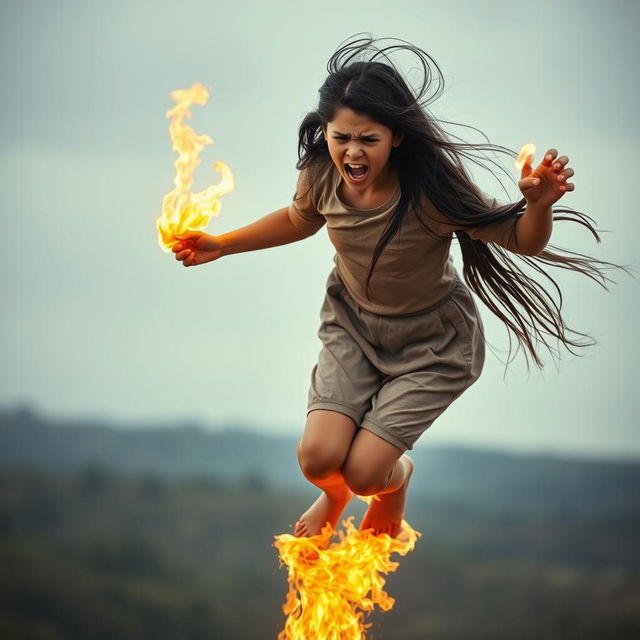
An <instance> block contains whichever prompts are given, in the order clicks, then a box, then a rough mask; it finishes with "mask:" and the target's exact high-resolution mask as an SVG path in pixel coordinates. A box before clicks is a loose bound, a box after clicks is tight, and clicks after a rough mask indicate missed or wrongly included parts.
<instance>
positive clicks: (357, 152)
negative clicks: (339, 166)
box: [347, 142, 363, 164]
mask: <svg viewBox="0 0 640 640" xmlns="http://www.w3.org/2000/svg"><path fill="white" fill-rule="evenodd" d="M362 157H363V156H362V148H361V146H360V145H359V144H358V143H357V142H350V143H349V145H348V146H347V162H353V163H355V164H357V162H358V160H359V159H361V158H362Z"/></svg>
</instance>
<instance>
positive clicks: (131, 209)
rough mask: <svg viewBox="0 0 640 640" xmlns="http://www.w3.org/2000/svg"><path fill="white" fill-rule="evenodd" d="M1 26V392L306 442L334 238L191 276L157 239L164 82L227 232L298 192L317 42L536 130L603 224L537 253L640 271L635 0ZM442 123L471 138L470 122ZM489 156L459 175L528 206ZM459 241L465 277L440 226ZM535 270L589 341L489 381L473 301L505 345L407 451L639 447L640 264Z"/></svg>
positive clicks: (444, 107) (247, 6)
mask: <svg viewBox="0 0 640 640" xmlns="http://www.w3.org/2000/svg"><path fill="white" fill-rule="evenodd" d="M0 25H1V26H0V30H1V37H0V47H2V55H0V65H1V68H2V85H1V86H2V93H3V96H2V105H3V117H2V121H1V127H2V137H1V141H2V142H1V145H2V146H1V148H0V161H1V169H2V182H1V184H2V202H3V209H2V228H3V231H4V234H3V235H4V242H3V251H2V252H1V253H0V261H1V273H2V281H1V285H2V289H1V294H2V315H1V316H0V318H1V319H0V327H1V334H0V335H1V341H0V406H3V407H12V406H15V405H18V404H29V405H31V406H32V407H33V408H34V409H35V410H36V411H37V412H40V413H42V414H43V415H45V416H51V417H53V418H61V419H73V420H76V419H81V418H95V419H99V420H101V421H105V422H109V421H113V422H114V423H117V424H119V425H123V426H136V425H141V424H145V425H146V424H156V423H158V422H162V423H163V424H164V423H174V422H178V423H181V424H182V423H185V422H187V423H195V424H199V425H201V426H204V427H211V428H215V427H216V426H217V425H219V424H222V423H228V422H233V423H236V424H240V423H246V424H247V425H248V426H250V427H254V428H256V429H259V430H262V431H265V432H269V433H276V434H290V435H299V434H301V433H302V430H303V428H304V423H305V414H306V400H307V390H308V386H309V380H310V373H311V369H312V367H313V365H314V363H315V361H316V358H317V355H318V352H319V350H320V346H321V345H320V341H319V339H318V338H317V330H318V326H319V310H320V306H321V304H322V299H323V295H324V286H325V282H326V278H327V276H328V274H329V271H330V270H331V268H332V267H333V255H334V249H333V246H332V245H331V243H330V242H329V240H328V238H327V235H326V229H323V230H321V231H320V232H319V233H318V234H316V235H315V236H312V237H311V238H309V239H307V240H304V241H302V242H300V243H295V244H291V245H286V246H282V247H276V248H271V249H266V250H263V251H257V252H252V253H245V254H237V255H232V256H228V257H226V258H223V259H221V260H218V261H216V262H213V263H210V264H208V265H204V266H201V267H197V268H192V269H185V268H184V267H183V266H182V265H181V264H180V263H178V262H176V261H175V259H174V257H173V254H165V253H163V252H162V251H161V249H160V247H159V245H158V240H157V235H156V230H155V219H156V218H157V216H158V215H159V214H160V211H161V204H162V198H163V196H164V195H165V194H166V193H167V192H168V191H170V190H171V189H172V188H173V178H174V175H175V170H174V166H173V163H174V161H175V153H174V152H173V151H172V149H171V142H170V138H169V132H168V120H167V119H166V118H165V116H164V114H165V111H166V110H167V109H169V108H171V107H172V106H173V104H174V103H173V102H172V101H171V99H170V97H169V94H170V92H171V91H172V90H174V89H178V88H187V87H189V86H191V84H192V83H194V82H200V83H202V84H204V85H205V86H208V87H211V88H212V94H211V97H210V100H209V102H208V104H207V105H206V106H204V107H194V108H193V118H192V120H191V121H190V124H191V126H193V127H194V129H195V130H196V131H197V132H198V133H206V134H208V135H210V136H211V137H212V138H213V139H214V141H215V144H214V145H212V146H210V147H208V148H207V149H206V150H205V151H204V153H203V154H202V163H201V165H200V166H199V167H198V169H197V171H196V174H195V184H194V191H197V190H200V189H203V188H205V187H206V186H208V185H209V184H212V183H216V182H218V180H219V175H218V174H217V173H216V172H215V171H214V170H213V169H212V163H213V162H214V161H216V160H222V161H224V162H226V163H227V164H228V165H229V167H230V168H231V170H232V172H233V174H234V178H235V187H236V188H235V190H234V192H233V193H231V194H229V195H227V196H225V198H224V200H223V205H222V211H221V213H220V215H219V217H218V218H214V219H213V220H212V221H211V224H210V225H209V227H208V229H207V231H208V232H209V233H212V234H221V233H225V232H227V231H230V230H232V229H235V228H238V227H241V226H244V225H246V224H248V223H250V222H252V221H254V220H257V219H258V218H260V217H262V216H263V215H266V214H268V213H270V212H272V211H274V210H275V209H278V208H280V207H283V206H286V205H288V204H289V202H290V201H291V196H292V194H293V192H294V190H295V183H296V175H297V171H296V169H295V163H296V160H297V129H298V126H299V124H300V121H301V120H302V118H303V117H304V115H305V113H306V112H307V111H309V110H311V109H313V108H314V106H315V104H316V100H317V95H318V94H317V91H318V88H319V87H320V85H321V84H322V82H323V81H324V78H325V75H326V63H327V60H328V58H329V57H330V56H331V54H332V53H333V51H335V49H336V48H337V47H338V46H339V45H340V43H341V42H343V41H344V40H345V39H347V38H349V37H350V36H352V35H353V34H356V33H358V32H369V33H372V34H373V35H375V36H377V37H394V38H401V39H403V40H408V41H409V42H412V43H413V44H415V45H417V46H419V47H421V48H422V49H425V50H426V51H427V52H428V53H429V54H430V55H432V56H433V57H434V58H435V60H436V61H437V63H438V64H439V66H440V68H441V69H442V71H443V73H444V76H445V82H446V85H445V93H444V96H443V97H442V98H441V99H440V100H439V101H438V102H437V103H435V104H434V106H433V110H434V111H435V112H436V113H437V114H438V115H439V117H441V118H444V119H446V120H449V121H454V122H457V123H461V124H465V125H469V126H472V127H476V128H477V129H480V130H481V131H482V132H484V133H485V134H486V135H487V136H488V137H489V139H490V141H491V142H492V143H494V144H500V145H504V146H506V147H509V148H511V149H515V150H517V149H519V148H520V146H521V145H522V144H524V143H525V142H534V143H535V144H536V145H537V147H538V154H537V155H536V159H535V161H536V164H537V163H538V162H539V161H540V160H541V158H542V154H543V152H544V150H546V149H548V148H550V147H555V148H557V149H558V150H559V152H560V153H561V154H566V155H568V156H569V158H570V162H569V166H570V167H572V168H573V169H574V171H575V176H574V177H573V178H572V179H571V181H572V182H574V183H575V185H576V189H575V191H574V192H572V193H569V194H567V195H566V196H564V198H563V199H562V200H561V201H560V202H559V203H558V205H557V206H562V205H566V206H569V207H571V208H573V209H575V210H577V211H581V212H584V213H587V214H588V215H590V216H591V217H592V218H593V219H594V220H595V221H596V225H597V227H598V229H601V230H608V231H607V232H603V233H602V234H601V237H602V243H601V244H597V243H596V241H595V239H594V238H593V237H592V236H591V234H590V233H589V232H588V231H587V230H586V229H584V228H583V227H581V226H580V225H578V224H575V223H566V222H564V223H557V224H556V225H555V228H554V233H553V236H552V240H551V242H552V243H553V244H556V245H558V246H560V247H562V248H564V249H567V250H571V251H577V252H581V253H586V254H588V255H591V256H594V257H597V258H600V259H603V260H609V261H613V262H617V263H622V264H631V265H634V266H636V267H638V266H639V265H640V260H639V259H638V258H637V255H638V253H637V245H636V241H637V239H638V237H639V231H640V223H639V222H638V213H637V204H636V200H635V198H634V197H633V193H634V191H633V190H634V188H635V183H636V182H637V178H636V176H635V170H636V168H637V157H638V156H637V149H638V144H639V142H640V140H639V135H638V126H637V114H638V113H640V104H639V99H638V83H637V80H636V77H637V75H636V74H637V63H638V59H639V56H638V54H639V48H640V47H639V44H638V38H637V37H636V36H637V32H638V28H639V27H640V5H639V4H638V3H637V2H635V1H618V2H612V3H608V4H605V3H602V2H594V1H581V2H576V1H565V2H555V1H553V2H550V1H545V0H541V1H538V2H536V3H534V4H522V3H514V2H511V1H504V2H503V1H495V2H472V1H455V0H452V1H450V2H446V3H442V2H428V1H424V0H421V1H418V0H416V1H413V2H408V1H402V0H398V1H397V2H392V3H390V2H387V1H383V2H380V1H372V0H370V1H369V2H366V3H362V2H359V3H343V2H339V1H326V2H323V3H316V2H297V1H296V2H293V1H292V0H291V1H286V2H268V3H266V2H243V1H241V0H239V1H236V2H233V3H229V2H215V1H209V2H205V1H186V2H180V3H175V2H157V1H155V2H150V1H149V2H136V1H131V0H127V1H126V2H125V1H118V2H115V1H111V2H95V1H94V2H86V1H85V2H80V1H78V2H68V1H62V2H56V3H53V2H42V1H38V2H34V1H30V2H22V1H7V0H3V2H2V3H1V5H0ZM403 60H405V59H404V58H402V59H401V60H400V64H403ZM412 63H413V64H415V60H413V59H411V60H410V61H409V62H408V65H409V66H410V65H411V64H412ZM405 69H406V67H405ZM450 131H451V132H452V133H454V134H455V135H458V136H460V137H462V138H464V139H465V140H467V141H470V142H474V143H480V142H482V138H481V136H480V134H479V133H477V132H474V131H473V130H472V129H467V128H462V127H454V128H451V129H450ZM493 159H494V160H496V161H498V162H499V163H500V164H501V166H502V167H503V168H505V169H506V170H507V171H508V172H509V173H510V174H511V175H512V176H513V179H514V182H513V183H512V182H511V181H509V180H508V179H507V178H506V177H505V175H504V174H502V173H499V175H500V177H501V180H502V183H503V185H504V187H505V188H506V189H507V193H505V192H504V191H503V189H502V187H501V186H500V184H499V183H498V182H497V181H496V180H495V179H494V178H492V176H491V174H489V173H488V172H484V171H481V170H480V169H478V168H477V167H475V165H473V167H469V168H470V170H471V171H472V173H473V175H474V178H475V179H476V180H477V182H478V184H479V185H480V186H481V187H482V188H483V189H484V190H485V191H488V192H490V193H492V194H493V195H494V196H496V197H498V199H500V200H502V201H506V200H507V199H508V200H511V201H512V200H516V199H519V197H520V192H519V191H518V189H517V185H516V183H517V180H518V178H519V176H518V175H517V171H516V170H515V168H514V166H513V163H512V162H511V160H510V159H509V158H508V157H507V156H505V155H495V156H493ZM451 250H452V254H453V255H454V260H455V263H456V267H457V268H458V270H459V272H461V269H462V262H461V256H460V251H459V248H458V246H457V244H456V243H455V241H454V243H453V245H452V249H451ZM548 272H549V273H550V274H551V275H552V277H553V278H554V279H555V280H556V281H557V282H558V283H559V284H560V286H561V288H562V292H563V296H564V309H565V312H566V319H567V321H568V322H569V324H570V325H571V326H572V327H575V328H577V329H579V330H582V331H585V332H587V333H589V334H590V335H592V336H593V337H595V338H596V339H597V340H598V344H597V345H596V346H595V347H591V348H589V349H588V350H587V351H586V352H583V353H584V356H583V357H577V356H573V355H571V354H570V353H569V352H568V351H566V350H564V349H563V350H562V361H561V362H560V364H559V366H558V367H556V365H555V364H554V362H553V361H552V359H551V356H550V355H549V354H548V352H547V351H546V350H542V351H541V354H542V357H543V359H544V360H545V362H546V363H547V364H546V367H545V369H544V371H542V372H540V371H538V370H537V369H536V368H535V367H533V365H532V367H533V368H532V370H531V373H530V374H527V372H526V367H525V364H524V356H523V354H519V355H518V357H517V359H516V361H515V362H514V363H512V364H511V365H510V366H509V369H508V371H507V374H506V378H505V377H504V366H503V362H501V360H502V361H504V360H505V358H506V354H507V352H508V347H509V342H508V334H507V331H506V328H505V327H504V325H502V324H501V323H500V322H499V320H498V319H497V318H495V316H494V315H493V314H492V313H491V312H490V311H489V309H488V308H486V307H484V306H483V305H481V313H482V317H483V319H484V323H485V327H486V328H487V331H488V337H489V340H490V342H491V344H492V345H493V346H494V348H495V349H497V350H498V351H497V353H494V352H493V351H492V350H491V349H488V350H487V361H486V365H485V369H484V372H483V374H482V377H481V378H480V380H479V381H478V382H476V383H475V385H473V386H472V387H471V388H470V389H469V390H468V391H467V392H466V393H465V394H464V395H463V396H462V397H461V398H459V399H458V400H457V401H456V402H455V403H454V404H453V405H452V406H451V407H449V409H447V411H446V412H445V413H444V414H443V415H442V416H441V417H440V418H439V419H438V420H437V421H436V422H435V423H434V424H433V425H432V426H431V428H430V429H429V430H427V431H426V432H425V433H424V434H423V436H422V437H421V439H420V440H419V441H418V444H417V445H416V446H418V447H423V446H429V445H430V444H431V443H438V444H443V443H452V444H464V445H471V446H481V447H492V448H493V447H498V448H502V449H508V450H517V451H526V452H559V453H563V454H571V455H598V456H609V455H612V456H616V455H622V456H625V457H633V458H640V436H639V429H638V425H639V423H640V421H639V420H638V411H639V409H640V403H639V399H638V398H639V395H640V394H639V393H638V389H637V380H638V373H637V366H638V364H637V363H638V362H639V361H640V348H639V342H640V341H639V340H638V336H637V326H638V323H637V316H638V311H639V310H640V309H639V304H638V303H639V301H640V295H639V294H640V280H634V279H632V278H631V277H629V276H627V275H625V274H624V273H622V272H619V271H616V272H615V273H613V274H612V277H613V278H614V279H615V280H617V281H618V282H619V284H617V285H612V286H611V287H610V291H609V292H607V291H605V290H604V289H603V288H601V287H600V286H598V285H597V284H596V283H595V282H593V281H591V280H589V279H588V278H586V277H584V276H578V275H574V274H569V273H566V272H564V271H563V270H562V269H553V268H549V269H548ZM538 282H540V283H541V284H545V285H547V286H549V285H548V284H547V282H548V281H546V280H544V279H543V278H542V277H539V278H538ZM548 290H549V291H551V289H550V288H549V289H548ZM499 358H500V359H499Z"/></svg>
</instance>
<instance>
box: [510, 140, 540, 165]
mask: <svg viewBox="0 0 640 640" xmlns="http://www.w3.org/2000/svg"><path fill="white" fill-rule="evenodd" d="M535 152H536V145H535V144H533V142H527V143H526V144H524V145H522V148H521V149H520V152H519V153H518V157H517V158H516V161H515V165H516V169H518V170H520V171H522V167H524V165H525V164H531V163H533V157H534V154H535Z"/></svg>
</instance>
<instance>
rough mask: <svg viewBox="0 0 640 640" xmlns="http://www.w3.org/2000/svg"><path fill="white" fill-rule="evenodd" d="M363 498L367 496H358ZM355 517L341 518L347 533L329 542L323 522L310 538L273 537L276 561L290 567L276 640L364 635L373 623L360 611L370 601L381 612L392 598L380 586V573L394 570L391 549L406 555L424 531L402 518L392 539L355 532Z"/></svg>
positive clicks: (345, 639)
mask: <svg viewBox="0 0 640 640" xmlns="http://www.w3.org/2000/svg"><path fill="white" fill-rule="evenodd" d="M358 497H359V498H360V499H361V500H363V501H364V502H366V503H369V502H370V501H371V496H358ZM352 520H353V516H351V517H349V518H347V519H346V520H343V522H342V524H343V525H344V526H345V528H346V530H347V533H346V535H345V534H344V533H343V531H341V530H338V535H339V537H340V542H336V543H333V544H331V545H330V546H328V544H329V542H330V540H331V538H332V537H333V534H334V531H333V528H332V527H331V524H330V523H327V524H326V525H325V527H324V528H323V529H322V531H321V533H319V534H318V535H316V536H311V537H308V538H303V537H300V538H297V537H295V536H293V535H290V534H283V535H279V536H275V539H276V542H275V543H274V546H275V547H276V548H277V549H278V550H279V556H280V566H282V564H283V563H284V564H286V565H287V566H288V567H289V576H288V582H289V592H288V593H287V600H286V602H285V604H284V605H283V607H282V610H283V612H284V613H285V614H286V615H287V620H286V622H285V627H284V629H283V630H282V631H281V632H280V633H279V634H278V640H363V638H365V635H364V633H365V630H366V629H368V628H369V627H371V624H368V625H364V624H363V615H364V614H363V612H367V614H368V613H369V612H371V611H372V610H373V608H374V605H376V604H377V605H378V606H379V607H380V608H381V609H382V610H383V611H388V610H389V609H391V608H393V605H394V604H395V600H394V599H393V598H391V597H390V596H389V595H388V594H387V593H386V592H385V591H384V589H383V587H384V584H385V579H384V578H383V577H382V575H381V574H383V573H390V572H392V571H395V570H396V569H397V568H398V566H399V563H398V562H391V561H390V560H389V557H390V556H391V554H392V553H399V554H400V555H403V556H404V555H406V554H407V553H409V551H412V550H413V548H414V547H415V543H416V540H417V539H418V537H420V536H421V535H422V534H421V533H420V532H418V531H415V530H414V529H412V528H411V526H410V525H409V523H408V522H407V521H406V520H403V521H402V528H401V530H400V533H399V534H398V536H397V537H396V538H391V537H390V536H389V535H388V534H386V533H384V534H381V535H378V536H375V535H373V529H366V530H365V531H358V530H357V529H356V528H355V527H354V526H353V523H352Z"/></svg>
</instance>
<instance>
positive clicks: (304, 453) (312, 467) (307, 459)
mask: <svg viewBox="0 0 640 640" xmlns="http://www.w3.org/2000/svg"><path fill="white" fill-rule="evenodd" d="M297 455H298V464H299V465H300V470H301V471H302V473H303V474H304V475H305V477H307V478H318V479H320V478H326V477H327V476H330V475H332V474H334V473H336V472H337V471H340V468H341V467H342V465H343V463H344V456H343V455H342V454H341V453H340V452H337V451H334V450H332V449H331V447H329V446H327V445H315V446H313V445H312V446H309V445H307V446H303V444H302V441H300V442H298V447H297Z"/></svg>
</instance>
